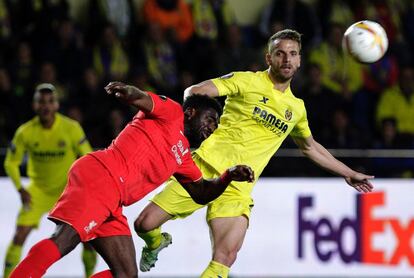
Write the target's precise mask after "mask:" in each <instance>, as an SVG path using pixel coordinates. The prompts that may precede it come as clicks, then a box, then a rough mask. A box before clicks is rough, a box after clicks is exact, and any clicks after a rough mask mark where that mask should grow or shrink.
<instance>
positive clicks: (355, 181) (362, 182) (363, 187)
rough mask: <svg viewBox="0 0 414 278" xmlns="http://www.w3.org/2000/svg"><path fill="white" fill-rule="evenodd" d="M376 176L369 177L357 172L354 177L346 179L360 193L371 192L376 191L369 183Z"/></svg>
mask: <svg viewBox="0 0 414 278" xmlns="http://www.w3.org/2000/svg"><path fill="white" fill-rule="evenodd" d="M373 178H374V176H368V175H365V174H362V173H358V172H355V174H353V175H352V176H349V177H345V180H346V182H347V183H348V184H349V185H350V186H352V187H353V188H355V189H356V190H357V191H358V192H364V193H367V192H371V191H372V189H374V186H373V185H372V184H371V182H370V181H369V180H370V179H373Z"/></svg>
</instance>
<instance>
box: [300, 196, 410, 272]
mask: <svg viewBox="0 0 414 278" xmlns="http://www.w3.org/2000/svg"><path fill="white" fill-rule="evenodd" d="M384 195H385V194H384V192H376V193H370V194H365V195H357V196H356V206H355V215H354V216H351V217H344V218H343V219H341V220H340V222H339V224H337V225H334V224H333V222H334V221H332V219H331V218H330V217H328V216H323V217H322V216H321V217H318V218H311V217H306V216H307V215H309V212H310V211H311V210H312V208H313V207H314V197H313V196H302V197H299V200H298V211H297V219H298V234H297V242H298V247H297V256H298V258H301V259H304V257H305V255H304V254H305V244H304V236H305V235H306V234H311V235H312V236H313V249H314V251H315V254H316V256H317V257H318V258H319V259H320V260H321V261H324V262H326V261H329V260H330V259H331V258H333V257H334V256H339V257H340V259H341V260H342V261H343V262H344V263H352V262H360V263H364V264H379V265H398V264H399V263H400V262H401V260H403V259H406V260H407V261H408V263H409V264H410V265H411V266H414V248H413V244H414V218H412V219H409V220H408V221H405V219H404V221H402V220H401V219H398V218H397V217H387V218H380V217H375V215H374V213H373V210H374V209H375V208H377V207H382V206H384V205H385V202H384ZM335 223H338V222H337V219H335ZM385 229H390V230H391V231H392V234H393V236H394V238H395V242H396V243H395V246H392V247H390V248H392V250H381V249H379V248H375V247H374V246H373V238H374V236H378V235H381V234H384V233H385ZM345 231H348V232H349V231H352V232H353V233H354V238H355V242H354V244H353V246H352V248H350V247H349V246H347V247H346V248H345V245H344V239H343V234H344V232H345ZM311 248H312V247H311ZM386 251H387V252H386ZM390 251H391V252H390ZM385 253H387V254H389V253H391V256H385Z"/></svg>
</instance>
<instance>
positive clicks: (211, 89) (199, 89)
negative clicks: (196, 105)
mask: <svg viewBox="0 0 414 278" xmlns="http://www.w3.org/2000/svg"><path fill="white" fill-rule="evenodd" d="M191 95H206V96H209V97H218V96H219V91H218V89H217V87H216V85H214V83H213V81H211V80H206V81H203V82H201V83H198V84H196V85H193V86H190V87H188V88H187V89H185V90H184V100H185V99H186V98H187V97H189V96H191Z"/></svg>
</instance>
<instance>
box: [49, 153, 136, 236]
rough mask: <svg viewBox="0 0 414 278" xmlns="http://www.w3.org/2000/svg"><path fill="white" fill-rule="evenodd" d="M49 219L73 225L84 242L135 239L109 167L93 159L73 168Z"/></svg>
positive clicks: (88, 157) (87, 158) (85, 158)
mask: <svg viewBox="0 0 414 278" xmlns="http://www.w3.org/2000/svg"><path fill="white" fill-rule="evenodd" d="M48 218H49V219H50V220H52V221H54V222H56V220H57V221H60V222H64V223H67V224H69V225H71V226H72V227H73V228H74V229H75V230H76V231H77V232H78V234H79V236H80V238H81V241H82V242H85V241H89V240H92V239H94V238H99V237H109V236H125V235H127V236H130V235H131V231H130V229H129V226H128V221H127V218H126V217H125V216H124V215H123V214H122V205H121V195H120V192H119V189H118V185H117V184H116V182H115V180H114V179H113V178H112V176H111V175H110V174H109V171H108V170H107V169H106V168H105V166H103V164H101V163H100V162H99V161H98V160H97V159H96V158H94V157H93V156H91V155H86V156H83V157H82V158H80V159H78V160H77V161H76V162H75V163H74V164H73V165H72V167H71V169H70V171H69V176H68V183H67V185H66V188H65V191H64V192H63V194H62V195H61V196H60V198H59V200H58V201H57V203H56V205H55V207H54V208H53V209H52V210H51V212H50V214H49V216H48Z"/></svg>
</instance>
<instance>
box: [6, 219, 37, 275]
mask: <svg viewBox="0 0 414 278" xmlns="http://www.w3.org/2000/svg"><path fill="white" fill-rule="evenodd" d="M32 229H33V226H20V225H17V227H16V232H15V234H14V236H13V240H12V241H11V242H10V244H9V246H8V248H7V251H6V258H5V261H4V272H3V277H5V278H7V277H9V275H10V273H11V271H12V270H13V269H14V268H15V267H16V265H17V264H18V263H19V261H20V258H21V255H22V249H23V244H24V243H25V241H26V239H27V237H28V235H29V234H30V232H31V231H32Z"/></svg>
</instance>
